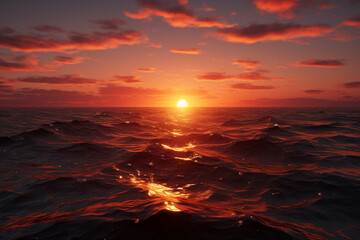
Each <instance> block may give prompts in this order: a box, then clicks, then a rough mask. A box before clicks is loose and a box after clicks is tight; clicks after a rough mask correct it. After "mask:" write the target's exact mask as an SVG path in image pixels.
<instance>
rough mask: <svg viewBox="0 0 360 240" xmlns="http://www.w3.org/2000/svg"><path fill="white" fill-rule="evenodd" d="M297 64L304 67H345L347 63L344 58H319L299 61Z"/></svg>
mask: <svg viewBox="0 0 360 240" xmlns="http://www.w3.org/2000/svg"><path fill="white" fill-rule="evenodd" d="M295 65H297V66H303V67H318V68H338V67H344V66H345V64H344V62H343V60H333V59H331V60H319V59H310V60H307V61H301V62H297V63H296V64H295Z"/></svg>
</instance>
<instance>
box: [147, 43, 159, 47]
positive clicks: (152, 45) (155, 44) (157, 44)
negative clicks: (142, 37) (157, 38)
mask: <svg viewBox="0 0 360 240" xmlns="http://www.w3.org/2000/svg"><path fill="white" fill-rule="evenodd" d="M147 47H151V48H162V45H161V44H160V43H149V44H148V45H147Z"/></svg>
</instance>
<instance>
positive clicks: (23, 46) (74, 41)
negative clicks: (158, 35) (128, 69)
mask: <svg viewBox="0 0 360 240" xmlns="http://www.w3.org/2000/svg"><path fill="white" fill-rule="evenodd" d="M10 30H11V29H10ZM10 30H9V29H8V28H5V29H2V30H0V47H3V48H9V49H11V50H13V51H23V52H36V51H38V52H48V51H54V52H65V51H69V50H100V49H112V48H117V47H118V46H119V45H123V44H126V45H134V44H139V43H142V42H145V41H147V37H146V36H145V35H143V34H141V33H139V32H136V31H122V32H105V33H104V32H94V33H91V34H85V33H77V32H71V33H68V35H67V39H66V40H60V39H54V38H51V37H47V36H43V35H24V34H19V33H15V32H14V31H10Z"/></svg>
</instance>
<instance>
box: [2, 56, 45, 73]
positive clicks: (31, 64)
mask: <svg viewBox="0 0 360 240" xmlns="http://www.w3.org/2000/svg"><path fill="white" fill-rule="evenodd" d="M0 71H15V72H20V71H45V69H43V68H41V67H39V66H38V60H37V58H36V56H35V55H21V56H17V57H13V58H3V59H0Z"/></svg>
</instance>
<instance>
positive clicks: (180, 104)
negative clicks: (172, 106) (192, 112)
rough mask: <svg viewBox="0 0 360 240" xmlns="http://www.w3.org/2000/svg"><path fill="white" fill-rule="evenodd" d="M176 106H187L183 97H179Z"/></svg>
mask: <svg viewBox="0 0 360 240" xmlns="http://www.w3.org/2000/svg"><path fill="white" fill-rule="evenodd" d="M176 106H177V107H187V106H188V103H187V102H186V100H185V99H180V100H179V101H178V102H177V104H176Z"/></svg>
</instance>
